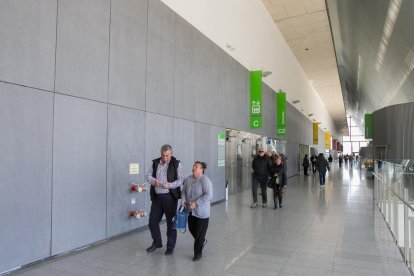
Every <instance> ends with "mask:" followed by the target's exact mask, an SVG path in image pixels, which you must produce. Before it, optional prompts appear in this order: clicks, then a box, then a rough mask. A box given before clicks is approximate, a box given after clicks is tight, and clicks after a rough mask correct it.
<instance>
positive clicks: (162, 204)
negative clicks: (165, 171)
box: [149, 193, 178, 249]
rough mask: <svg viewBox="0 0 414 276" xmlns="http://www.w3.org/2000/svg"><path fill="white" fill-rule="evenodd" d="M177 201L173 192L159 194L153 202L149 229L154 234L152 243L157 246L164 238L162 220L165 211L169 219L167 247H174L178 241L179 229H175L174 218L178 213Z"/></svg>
mask: <svg viewBox="0 0 414 276" xmlns="http://www.w3.org/2000/svg"><path fill="white" fill-rule="evenodd" d="M177 202H178V200H177V199H175V198H174V197H173V196H172V195H171V193H168V194H157V195H156V196H155V199H154V200H153V201H152V204H151V211H150V217H149V229H150V231H151V236H152V240H153V242H152V245H154V246H156V247H161V246H162V238H161V231H160V221H161V219H162V216H163V215H164V213H165V218H166V220H167V238H168V241H167V249H174V247H175V242H176V241H177V230H176V229H173V222H172V219H173V218H174V216H175V215H176V213H177Z"/></svg>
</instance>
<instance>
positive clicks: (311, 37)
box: [262, 0, 347, 133]
mask: <svg viewBox="0 0 414 276" xmlns="http://www.w3.org/2000/svg"><path fill="white" fill-rule="evenodd" d="M262 2H263V3H264V5H265V6H266V8H267V10H268V12H269V14H270V15H271V17H272V18H273V21H274V22H275V24H276V25H277V27H278V28H279V30H280V31H281V33H282V35H283V36H284V38H285V40H286V42H287V43H288V45H289V46H290V48H291V50H292V52H293V53H294V55H295V56H296V58H297V60H298V62H299V63H300V64H301V66H302V68H303V70H304V71H305V73H306V75H307V77H308V79H309V80H310V83H311V85H312V86H313V88H314V89H315V90H316V92H317V93H318V94H319V96H320V98H321V100H322V101H323V103H324V104H325V107H326V110H327V111H328V113H329V114H330V116H331V117H332V119H333V121H334V123H335V124H336V126H337V129H338V130H340V131H341V132H342V133H347V120H346V115H345V107H344V101H343V96H342V90H341V85H340V81H339V75H338V68H337V64H336V57H335V52H334V46H333V41H332V36H331V30H330V25H329V20H328V14H327V11H326V6H325V1H324V0H262ZM298 105H301V103H298ZM299 108H300V106H299Z"/></svg>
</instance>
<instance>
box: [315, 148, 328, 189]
mask: <svg viewBox="0 0 414 276" xmlns="http://www.w3.org/2000/svg"><path fill="white" fill-rule="evenodd" d="M316 169H317V170H318V172H319V184H320V186H321V189H322V188H325V175H326V171H327V170H328V171H329V170H330V169H331V168H330V167H329V163H328V161H327V160H326V159H325V156H323V153H319V156H318V159H317V160H316Z"/></svg>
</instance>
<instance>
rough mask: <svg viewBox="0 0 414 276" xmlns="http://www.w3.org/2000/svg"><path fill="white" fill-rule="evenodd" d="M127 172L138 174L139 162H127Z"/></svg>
mask: <svg viewBox="0 0 414 276" xmlns="http://www.w3.org/2000/svg"><path fill="white" fill-rule="evenodd" d="M129 174H139V163H130V164H129Z"/></svg>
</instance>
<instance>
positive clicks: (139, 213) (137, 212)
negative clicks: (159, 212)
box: [129, 210, 147, 219]
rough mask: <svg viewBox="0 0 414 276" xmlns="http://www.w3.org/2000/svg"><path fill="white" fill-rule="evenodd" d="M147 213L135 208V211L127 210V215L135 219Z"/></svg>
mask: <svg viewBox="0 0 414 276" xmlns="http://www.w3.org/2000/svg"><path fill="white" fill-rule="evenodd" d="M146 215H147V214H146V213H145V211H144V210H135V211H131V212H129V217H130V218H131V219H132V218H136V219H140V218H142V217H145V216H146Z"/></svg>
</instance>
